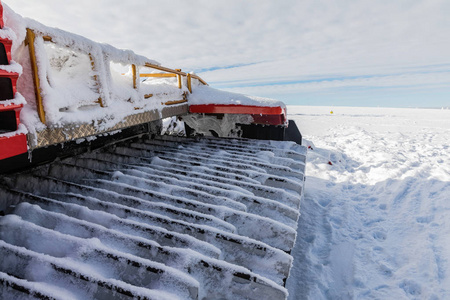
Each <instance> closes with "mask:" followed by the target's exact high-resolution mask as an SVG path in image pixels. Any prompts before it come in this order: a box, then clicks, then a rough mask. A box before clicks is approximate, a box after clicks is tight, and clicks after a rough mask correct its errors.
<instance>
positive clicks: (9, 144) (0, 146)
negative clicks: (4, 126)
mask: <svg viewBox="0 0 450 300" xmlns="http://www.w3.org/2000/svg"><path fill="white" fill-rule="evenodd" d="M27 151H28V146H27V136H26V135H25V134H18V135H15V136H12V137H0V159H5V158H8V157H13V156H16V155H19V154H22V153H25V152H27Z"/></svg>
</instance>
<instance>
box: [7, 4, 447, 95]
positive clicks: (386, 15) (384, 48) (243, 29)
mask: <svg viewBox="0 0 450 300" xmlns="http://www.w3.org/2000/svg"><path fill="white" fill-rule="evenodd" d="M6 3H7V5H9V6H10V7H11V8H12V9H14V10H15V11H16V12H18V13H20V14H22V15H23V16H27V17H31V18H34V19H37V20H38V21H40V22H42V23H45V24H47V25H49V26H55V27H59V28H61V29H65V30H68V31H71V32H75V33H77V34H81V35H85V36H87V37H88V38H91V39H93V40H97V41H101V42H106V43H109V44H112V45H113V46H116V47H119V48H127V49H132V50H133V51H135V52H136V53H138V54H142V55H145V56H147V57H149V58H150V59H155V60H157V61H160V62H161V63H163V64H164V65H166V66H169V67H181V68H183V69H185V70H204V69H210V68H214V69H213V70H212V71H207V72H202V73H201V74H200V75H201V76H202V77H204V78H205V79H206V80H207V81H208V82H210V83H211V84H212V85H213V86H214V85H217V86H220V87H227V86H228V87H233V86H236V85H237V84H239V85H245V84H251V85H260V86H259V87H257V88H252V87H249V88H248V89H247V90H248V91H255V92H257V94H259V95H261V94H262V95H263V96H264V95H266V94H264V93H265V92H264V93H262V92H263V91H267V92H269V91H268V90H269V89H270V93H271V95H273V96H275V97H276V96H277V94H273V92H274V91H276V88H275V87H274V86H266V84H268V83H270V84H276V83H277V82H281V83H283V82H287V81H290V82H302V81H308V80H317V82H315V83H314V82H313V83H299V84H290V85H283V84H280V85H279V90H280V93H286V92H289V93H296V92H298V93H302V92H303V91H304V89H310V90H311V91H312V90H315V91H321V89H324V90H323V91H324V92H325V91H326V90H325V89H329V88H336V87H338V86H339V88H340V89H343V90H345V88H349V90H350V88H361V87H364V86H366V87H373V86H374V85H376V86H378V87H379V88H383V87H385V88H387V87H390V86H396V85H398V84H400V85H401V86H402V88H403V89H404V90H405V91H407V90H408V89H409V90H410V91H414V90H415V88H417V86H421V87H423V86H424V84H426V85H428V87H429V88H428V90H430V89H431V88H432V87H434V86H435V85H439V86H440V87H441V88H442V86H443V88H444V89H445V87H447V89H448V90H449V91H450V83H448V82H450V81H447V83H446V80H447V79H448V75H445V76H444V75H443V74H442V73H439V72H441V71H450V67H449V66H450V58H449V55H448V53H449V52H450V39H448V36H449V34H450V19H449V18H448V15H450V1H445V0H420V1H410V0H400V1H387V0H381V1H369V0H363V1H351V0H343V1H325V0H322V1H321V0H306V1H296V0H285V1H270V0H258V1H256V0H247V1H238V0H227V1H199V0H191V1H184V0H177V1H173V0H172V1H162V0H152V1H148V0H130V1H119V0H96V1H87V0H79V1H60V0H41V1H36V2H30V1H29V0H6ZM229 66H238V67H235V68H228V67H229ZM217 68H219V69H217ZM220 68H224V69H220ZM443 78H444V79H443ZM241 89H242V88H241ZM258 91H259V92H258ZM449 94H450V93H449ZM449 101H450V100H449Z"/></svg>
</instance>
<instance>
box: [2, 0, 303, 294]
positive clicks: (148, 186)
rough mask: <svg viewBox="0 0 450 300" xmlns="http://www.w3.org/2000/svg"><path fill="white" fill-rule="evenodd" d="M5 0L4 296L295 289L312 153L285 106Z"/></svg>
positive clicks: (256, 291)
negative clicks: (172, 126)
mask: <svg viewBox="0 0 450 300" xmlns="http://www.w3.org/2000/svg"><path fill="white" fill-rule="evenodd" d="M4 8H5V14H3V6H2V4H1V3H0V11H1V12H2V14H1V18H0V20H1V23H0V25H1V29H0V45H1V47H0V87H1V90H0V173H1V174H3V175H1V177H0V182H1V183H2V185H1V186H0V211H1V212H2V215H3V216H2V217H0V256H1V257H2V259H1V262H0V298H2V299H15V298H27V297H28V298H38V299H72V298H73V299H116V298H117V299H122V298H124V299H125V298H139V299H285V298H286V297H287V294H288V291H287V290H286V289H285V287H284V285H285V282H286V279H287V278H288V276H289V270H290V267H291V265H292V257H291V256H290V254H289V253H290V251H291V250H292V248H293V246H294V243H295V238H296V230H297V221H298V217H299V209H300V202H301V199H302V197H303V182H304V169H305V155H306V151H305V148H304V147H303V146H301V135H300V133H299V131H298V129H297V127H296V126H295V123H293V122H292V121H289V120H288V119H287V114H286V107H285V105H284V104H283V103H282V102H279V101H275V100H271V99H263V98H258V97H252V96H245V95H240V94H235V93H228V92H224V91H219V90H216V89H213V88H211V87H209V86H208V85H207V84H206V82H205V81H204V80H203V79H201V78H200V77H198V76H197V75H195V74H190V73H185V72H182V71H181V70H179V69H170V68H166V67H162V66H161V65H160V64H159V63H157V62H155V61H152V60H150V59H148V58H146V57H143V56H139V55H136V54H134V53H133V52H132V51H129V50H119V49H116V48H114V47H112V46H110V45H104V44H99V43H96V42H93V41H91V40H88V39H86V38H84V37H81V36H77V35H75V34H71V33H68V32H64V31H62V30H59V29H55V28H49V27H46V26H44V25H42V24H40V23H38V22H36V21H33V20H29V19H23V18H22V17H20V16H19V15H17V14H15V13H14V12H13V11H11V10H10V9H9V8H8V7H7V6H5V7H4ZM3 21H5V22H3ZM143 79H146V80H143ZM167 118H175V119H176V120H177V121H181V123H180V124H182V125H181V126H185V130H184V132H185V133H186V134H185V136H183V137H181V136H174V135H162V133H164V131H165V127H164V124H163V120H165V119H167Z"/></svg>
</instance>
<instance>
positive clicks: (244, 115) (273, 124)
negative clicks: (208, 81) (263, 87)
mask: <svg viewBox="0 0 450 300" xmlns="http://www.w3.org/2000/svg"><path fill="white" fill-rule="evenodd" d="M205 98H206V99H208V98H207V97H205ZM252 98H253V99H252ZM238 99H239V102H245V100H247V101H248V100H250V104H191V105H190V106H189V114H187V115H184V116H182V119H183V120H184V122H185V123H186V134H187V135H188V136H193V135H196V134H201V135H206V136H215V137H242V138H249V139H260V140H276V141H293V142H296V143H298V144H299V145H301V144H302V135H301V133H300V131H299V130H298V128H297V125H296V124H295V122H294V121H293V120H288V118H287V114H286V107H285V106H284V104H282V103H280V102H277V101H274V102H273V103H269V105H267V103H266V105H267V106H263V105H261V103H258V105H254V102H255V100H254V97H251V96H244V95H241V96H240V97H239V98H238ZM242 99H243V100H244V101H242ZM256 99H257V98H256ZM233 100H234V99H233ZM230 102H231V101H230ZM266 102H267V101H266ZM231 103H233V102H231ZM272 105H275V106H272Z"/></svg>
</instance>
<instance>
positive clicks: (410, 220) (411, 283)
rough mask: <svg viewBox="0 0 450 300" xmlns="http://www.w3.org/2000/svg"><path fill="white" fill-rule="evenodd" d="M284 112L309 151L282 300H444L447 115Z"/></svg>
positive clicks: (449, 286)
mask: <svg viewBox="0 0 450 300" xmlns="http://www.w3.org/2000/svg"><path fill="white" fill-rule="evenodd" d="M289 112H290V116H291V118H294V119H295V120H296V122H297V124H298V126H299V128H301V130H302V133H303V134H304V138H306V139H307V140H308V141H307V144H309V145H311V146H312V149H310V150H309V151H308V156H307V168H306V169H307V171H306V174H307V180H306V194H305V200H304V202H303V203H302V216H301V217H300V220H299V229H298V232H299V235H298V240H297V244H296V248H295V250H294V258H295V259H296V261H295V263H294V268H293V270H292V273H291V277H290V278H289V281H288V284H287V287H288V288H289V290H290V299H449V298H450V261H449V260H450V222H449V220H450V163H449V161H450V148H449V145H450V111H449V110H432V109H384V108H344V107H342V108H335V109H334V113H333V114H330V109H329V108H326V107H290V108H289ZM329 161H330V162H331V163H332V165H330V164H328V162H329Z"/></svg>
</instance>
